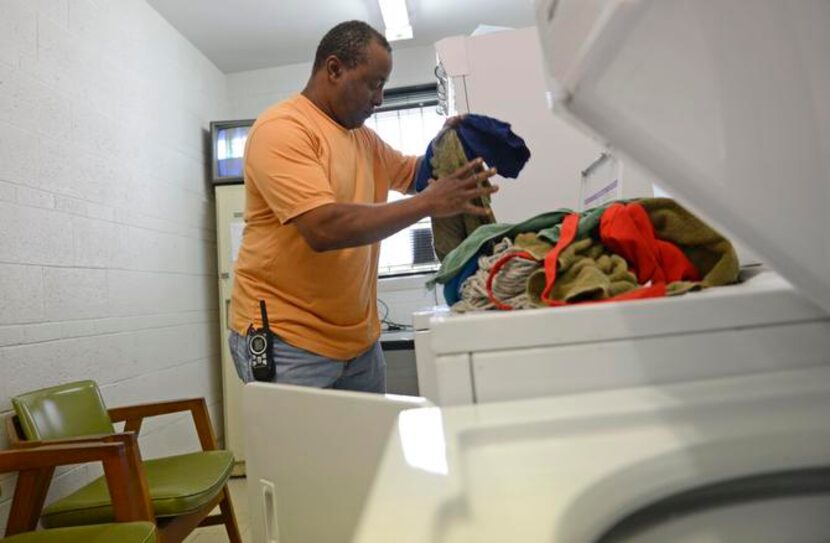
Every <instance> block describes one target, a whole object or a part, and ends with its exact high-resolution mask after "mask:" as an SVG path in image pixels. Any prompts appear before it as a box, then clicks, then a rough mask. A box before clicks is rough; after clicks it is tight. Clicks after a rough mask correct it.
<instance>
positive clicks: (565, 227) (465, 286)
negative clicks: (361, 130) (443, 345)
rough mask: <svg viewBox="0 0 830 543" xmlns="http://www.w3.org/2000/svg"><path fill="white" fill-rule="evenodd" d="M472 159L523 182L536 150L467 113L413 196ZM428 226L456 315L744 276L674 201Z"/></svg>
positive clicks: (446, 136)
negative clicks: (509, 221)
mask: <svg viewBox="0 0 830 543" xmlns="http://www.w3.org/2000/svg"><path fill="white" fill-rule="evenodd" d="M476 156H481V157H483V158H484V160H485V162H486V163H487V164H488V165H490V166H495V167H496V169H497V170H498V173H499V175H502V176H503V177H517V176H518V174H519V172H520V171H521V169H522V168H523V167H524V165H525V163H526V162H527V161H528V159H529V158H530V150H529V149H528V148H527V146H526V145H525V142H524V140H522V138H520V137H519V136H517V135H516V134H514V133H513V131H512V130H511V128H510V125H509V124H507V123H504V122H502V121H499V120H497V119H493V118H490V117H486V116H483V115H467V116H465V117H464V118H463V119H462V121H461V123H460V124H459V125H457V126H456V127H454V128H451V129H448V130H445V131H444V132H442V134H440V135H439V137H437V138H436V139H435V141H434V142H433V143H431V144H430V146H429V147H428V148H427V151H426V154H425V160H424V161H422V163H421V169H420V170H419V172H418V174H417V176H416V188H417V190H423V189H424V188H425V187H426V185H427V180H428V178H429V177H434V178H439V177H441V176H444V175H448V174H450V173H452V172H454V171H455V170H456V169H458V168H459V167H461V166H463V165H464V164H465V163H466V162H467V160H469V157H476ZM474 203H475V204H476V205H479V206H482V207H489V201H482V200H478V201H475V202H474ZM432 227H433V240H434V247H435V252H436V255H437V256H438V258H439V260H440V261H441V268H440V270H439V271H438V274H437V275H436V276H435V277H434V278H433V279H432V280H431V281H430V283H429V284H430V285H435V284H436V283H438V284H442V285H444V298H445V299H446V301H447V303H448V304H451V305H452V309H453V311H456V312H466V311H477V310H485V309H505V310H506V309H528V308H536V307H555V306H561V305H568V304H576V303H589V302H594V303H595V302H608V301H619V300H631V299H637V298H654V297H660V296H675V295H679V294H685V293H686V292H689V291H693V290H700V289H702V288H706V287H715V286H722V285H728V284H732V283H735V282H737V281H738V275H739V272H740V269H739V268H740V267H739V263H738V256H737V254H736V252H735V249H734V247H733V246H732V244H731V243H730V242H729V241H728V240H727V239H726V238H724V237H723V236H721V235H720V234H719V233H718V232H717V231H715V230H714V229H713V228H711V227H710V226H709V225H707V224H706V223H704V222H703V221H702V220H700V219H699V218H697V217H696V216H694V215H693V214H692V213H690V212H689V211H687V210H686V209H684V208H683V207H681V206H680V205H679V204H678V203H677V202H675V201H674V200H672V199H668V198H646V199H641V200H629V201H618V202H611V203H608V204H606V205H604V206H600V207H597V208H594V209H590V210H588V211H585V212H582V213H575V212H573V211H570V210H568V209H561V210H558V211H553V212H550V213H544V214H542V215H538V216H536V217H533V218H532V219H529V220H527V221H525V222H523V223H520V224H515V225H514V224H500V223H497V222H495V218H494V217H493V215H492V213H491V215H490V216H489V217H484V218H482V217H479V216H472V215H461V216H457V217H449V218H443V219H433V223H432Z"/></svg>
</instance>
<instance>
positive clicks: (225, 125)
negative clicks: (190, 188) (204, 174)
mask: <svg viewBox="0 0 830 543" xmlns="http://www.w3.org/2000/svg"><path fill="white" fill-rule="evenodd" d="M252 124H254V119H245V120H238V121H213V122H212V123H210V140H211V153H212V159H211V177H212V179H211V181H213V183H214V184H217V185H221V184H226V183H241V182H242V181H243V176H244V172H243V157H244V154H245V141H246V140H247V139H248V131H249V130H250V129H251V125H252Z"/></svg>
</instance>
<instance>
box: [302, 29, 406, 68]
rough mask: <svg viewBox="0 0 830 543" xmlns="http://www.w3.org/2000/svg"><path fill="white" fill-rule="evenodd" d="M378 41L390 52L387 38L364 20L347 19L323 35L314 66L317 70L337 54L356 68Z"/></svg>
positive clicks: (347, 63) (348, 64)
mask: <svg viewBox="0 0 830 543" xmlns="http://www.w3.org/2000/svg"><path fill="white" fill-rule="evenodd" d="M373 40H374V41H376V42H378V44H380V45H381V46H382V47H384V48H385V49H386V50H387V51H389V52H390V53H391V52H392V47H391V46H390V45H389V42H388V41H386V38H385V37H384V36H383V34H381V33H380V32H378V31H377V30H375V29H374V28H372V27H371V26H369V25H368V24H366V23H364V22H363V21H346V22H344V23H340V24H339V25H337V26H335V27H334V28H332V29H331V30H329V31H328V32H326V35H325V36H323V39H322V40H320V45H318V46H317V53H316V54H315V55H314V68H313V69H312V72H316V71H317V70H318V69H320V68H321V67H322V66H323V64H324V63H325V62H326V59H327V58H329V57H330V56H331V55H334V56H336V57H337V58H339V59H340V61H341V62H342V63H343V64H345V65H346V66H347V67H349V68H354V67H355V66H357V65H358V64H362V63H364V62H366V60H367V58H368V57H367V53H366V49H367V48H368V47H369V44H370V43H371V42H372V41H373Z"/></svg>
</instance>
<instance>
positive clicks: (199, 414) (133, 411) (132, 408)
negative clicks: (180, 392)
mask: <svg viewBox="0 0 830 543" xmlns="http://www.w3.org/2000/svg"><path fill="white" fill-rule="evenodd" d="M182 411H190V413H191V416H192V417H193V423H194V425H195V426H196V434H197V435H198V436H199V443H200V444H201V445H202V450H205V451H212V450H215V449H216V436H215V435H214V434H213V426H212V425H211V423H210V415H209V414H208V410H207V403H206V402H205V399H204V398H190V399H185V400H172V401H166V402H155V403H147V404H140V405H128V406H124V407H114V408H111V409H108V410H107V412H108V413H109V416H110V420H112V422H126V424H125V426H124V430H125V431H132V432H136V433H138V431H139V429H140V428H141V422H142V420H143V419H144V418H145V417H155V416H158V415H169V414H171V413H179V412H182Z"/></svg>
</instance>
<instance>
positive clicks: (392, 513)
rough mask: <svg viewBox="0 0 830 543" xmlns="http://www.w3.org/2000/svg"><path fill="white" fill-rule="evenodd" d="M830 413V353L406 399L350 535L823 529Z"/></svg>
mask: <svg viewBox="0 0 830 543" xmlns="http://www.w3.org/2000/svg"><path fill="white" fill-rule="evenodd" d="M661 1H663V0H661ZM828 412H830V366H824V367H816V368H806V369H801V370H793V371H789V372H770V373H758V374H754V375H741V376H736V377H729V378H722V379H714V380H708V381H697V382H689V383H674V384H671V385H666V386H661V387H649V388H633V389H627V390H613V391H602V392H592V393H586V394H577V395H570V396H562V397H549V398H536V399H530V400H518V401H513V402H504V403H501V402H496V403H487V404H477V405H466V406H455V407H445V408H425V409H414V410H408V411H404V412H402V413H401V414H400V415H399V416H398V420H397V423H396V424H395V426H394V427H393V429H392V433H391V434H390V436H389V439H388V441H387V443H386V450H385V453H384V456H383V460H382V461H381V464H380V467H379V468H378V472H377V475H376V476H375V482H374V484H373V486H372V490H371V492H370V493H369V498H368V500H367V502H366V507H365V508H364V510H363V513H362V516H361V520H360V523H359V524H358V529H357V531H356V536H355V538H354V541H355V542H357V543H380V542H386V541H396V542H400V543H409V542H412V543H416V542H417V543H421V542H425V541H430V542H439V541H440V542H442V543H455V542H459V543H461V542H469V541H476V542H479V543H488V542H503V541H522V542H525V543H534V542H550V541H555V542H563V543H582V542H585V543H588V542H591V543H593V542H598V543H612V542H613V543H622V542H633V541H637V542H638V543H642V542H655V543H656V542H664V541H677V542H684V543H693V542H694V543H698V542H706V543H734V542H752V543H772V542H779V541H788V542H793V543H797V542H808V541H809V542H812V541H827V540H828V538H830V517H828V515H827V511H828V510H830V461H829V460H828V459H830V428H828V426H827V413H828Z"/></svg>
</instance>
